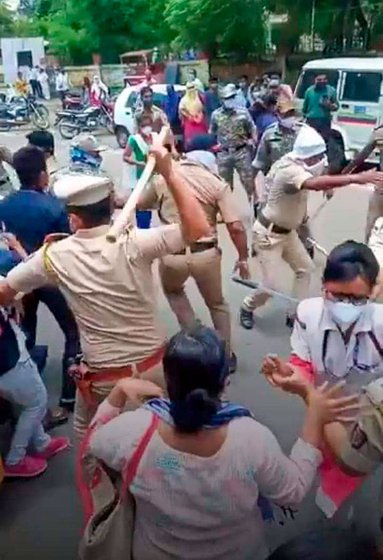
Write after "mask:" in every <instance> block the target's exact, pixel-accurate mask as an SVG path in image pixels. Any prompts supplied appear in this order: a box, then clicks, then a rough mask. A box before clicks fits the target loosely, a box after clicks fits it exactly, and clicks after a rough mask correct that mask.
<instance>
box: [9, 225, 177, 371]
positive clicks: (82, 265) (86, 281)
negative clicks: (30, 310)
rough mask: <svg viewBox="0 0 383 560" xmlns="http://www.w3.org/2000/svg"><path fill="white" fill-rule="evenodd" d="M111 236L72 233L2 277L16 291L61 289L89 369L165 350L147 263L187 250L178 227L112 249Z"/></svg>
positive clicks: (141, 233)
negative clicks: (78, 332) (44, 288)
mask: <svg viewBox="0 0 383 560" xmlns="http://www.w3.org/2000/svg"><path fill="white" fill-rule="evenodd" d="M108 229H109V226H100V227H96V228H92V229H84V230H80V231H77V232H76V233H75V234H74V235H71V236H70V237H67V238H66V239H63V240H61V241H58V242H56V243H52V244H51V245H49V247H48V248H46V247H45V248H44V247H43V248H42V249H40V250H39V251H37V252H36V253H35V254H34V255H32V256H31V257H30V258H29V259H28V260H27V261H25V262H24V263H21V264H20V265H18V266H17V267H16V268H14V269H13V270H12V271H11V272H10V273H9V274H8V276H7V281H8V283H9V285H10V286H11V287H12V288H13V289H14V290H16V291H17V292H25V293H28V292H31V291H32V290H34V289H36V288H38V287H40V286H43V285H45V284H49V283H55V284H57V285H58V287H59V288H60V290H61V291H62V293H63V294H64V296H65V298H66V299H67V301H68V304H69V307H70V308H71V310H72V312H73V314H74V316H75V318H76V321H77V323H78V326H79V331H80V338H81V347H82V351H83V353H84V358H85V360H86V362H87V363H88V365H89V367H90V368H91V369H99V368H105V367H119V366H124V365H127V364H133V363H136V362H139V361H141V360H143V359H144V358H146V357H148V356H150V355H151V354H153V353H154V352H155V351H156V349H158V348H159V347H160V346H161V345H162V344H163V341H164V337H163V334H162V332H161V330H160V328H159V323H158V320H157V316H156V305H155V301H156V291H155V289H154V285H153V276H152V270H151V269H152V263H153V260H154V259H156V258H157V257H161V256H163V255H166V254H168V253H174V252H179V251H181V250H182V248H183V247H184V242H183V238H182V234H181V229H180V227H179V226H178V225H170V226H166V227H159V228H152V229H150V230H143V229H132V230H131V231H129V233H128V235H126V234H125V235H122V236H120V238H119V239H118V241H117V242H116V243H108V242H107V241H106V238H105V236H106V233H107V232H108ZM44 255H45V256H44Z"/></svg>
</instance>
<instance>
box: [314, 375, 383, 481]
mask: <svg viewBox="0 0 383 560" xmlns="http://www.w3.org/2000/svg"><path fill="white" fill-rule="evenodd" d="M325 436H326V441H327V442H328V444H329V445H330V447H331V450H332V452H333V453H334V455H335V456H336V457H337V459H338V461H339V463H340V465H341V466H343V468H344V469H345V470H346V472H347V473H349V474H353V473H354V474H358V475H360V474H368V473H371V472H372V471H374V470H375V469H376V468H377V467H379V466H380V465H381V464H382V463H383V378H381V379H377V380H376V381H373V382H372V383H370V384H369V385H367V387H366V389H365V390H364V392H363V395H362V397H361V400H360V412H359V414H358V417H357V420H356V422H355V423H354V425H353V426H352V427H351V429H350V428H348V427H347V426H345V425H344V424H341V423H334V424H329V425H328V426H326V427H325Z"/></svg>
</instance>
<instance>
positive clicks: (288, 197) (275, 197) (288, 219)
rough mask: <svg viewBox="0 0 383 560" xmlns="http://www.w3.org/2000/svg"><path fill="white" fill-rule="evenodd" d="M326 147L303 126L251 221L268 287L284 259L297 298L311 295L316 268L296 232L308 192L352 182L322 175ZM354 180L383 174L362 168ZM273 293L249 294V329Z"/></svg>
mask: <svg viewBox="0 0 383 560" xmlns="http://www.w3.org/2000/svg"><path fill="white" fill-rule="evenodd" d="M325 152H326V145H325V143H324V140H323V138H322V137H321V136H320V135H319V134H318V133H317V132H316V131H315V130H314V129H312V128H311V127H308V126H307V127H304V128H302V130H301V131H300V133H299V134H298V137H297V139H296V141H295V143H294V148H293V151H292V152H290V153H289V154H287V155H286V156H284V157H282V158H281V159H280V160H279V161H277V162H276V163H275V164H274V165H273V166H272V168H271V170H270V172H269V174H268V176H267V177H266V184H265V186H266V189H267V190H268V194H267V202H266V205H265V206H264V207H263V208H262V210H261V211H260V212H259V213H258V217H257V220H256V222H255V223H254V226H253V232H254V244H255V248H256V250H257V252H258V260H259V263H260V265H261V269H262V274H263V281H264V284H265V286H267V287H269V288H273V289H278V285H277V278H278V267H279V266H280V263H281V260H284V261H285V262H287V263H288V264H289V265H290V267H291V268H292V270H293V272H294V287H293V296H294V298H296V299H297V300H302V299H304V298H305V297H307V295H308V290H309V286H310V278H311V273H312V271H313V263H312V261H311V259H310V257H309V255H308V254H307V251H306V250H305V248H304V246H303V244H302V242H301V241H300V239H299V237H298V234H297V228H299V226H300V225H301V224H302V222H303V220H304V219H305V216H306V215H307V197H308V191H310V190H314V191H327V190H330V189H333V188H339V187H346V186H347V185H349V184H350V177H349V176H347V175H322V173H323V171H324V169H325V167H326V156H325ZM321 175H322V176H321ZM352 182H353V183H358V184H368V183H374V184H381V185H382V184H383V174H382V173H380V172H375V171H366V172H364V173H358V174H355V175H353V176H352ZM269 298H270V295H269V294H267V293H265V292H262V291H260V292H255V293H254V294H250V295H249V296H247V297H246V298H245V300H244V302H243V304H242V307H241V310H240V321H241V325H242V326H243V327H244V328H245V329H251V328H252V327H253V324H254V317H253V311H254V310H255V309H256V308H258V307H260V306H261V305H264V304H265V303H266V301H267V300H268V299H269ZM294 312H295V309H294V310H293V312H292V313H291V314H289V316H288V317H287V324H288V325H289V326H292V324H293V318H292V316H293V315H294Z"/></svg>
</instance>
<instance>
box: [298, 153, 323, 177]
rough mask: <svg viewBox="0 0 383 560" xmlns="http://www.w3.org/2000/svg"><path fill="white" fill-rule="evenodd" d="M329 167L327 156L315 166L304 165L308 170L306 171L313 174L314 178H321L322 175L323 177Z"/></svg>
mask: <svg viewBox="0 0 383 560" xmlns="http://www.w3.org/2000/svg"><path fill="white" fill-rule="evenodd" d="M327 166H328V160H327V156H324V158H322V159H321V160H320V161H318V162H317V163H314V165H307V164H306V163H303V167H304V168H305V169H306V171H308V172H309V173H311V175H312V176H313V177H320V175H323V172H324V170H325V169H326V167H327Z"/></svg>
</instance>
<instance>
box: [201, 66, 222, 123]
mask: <svg viewBox="0 0 383 560" xmlns="http://www.w3.org/2000/svg"><path fill="white" fill-rule="evenodd" d="M220 107H221V101H220V99H219V95H218V78H213V77H212V78H210V80H209V89H208V90H207V91H206V92H205V111H206V117H207V120H208V122H209V124H210V120H211V116H212V114H213V111H215V110H216V109H219V108H220Z"/></svg>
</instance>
